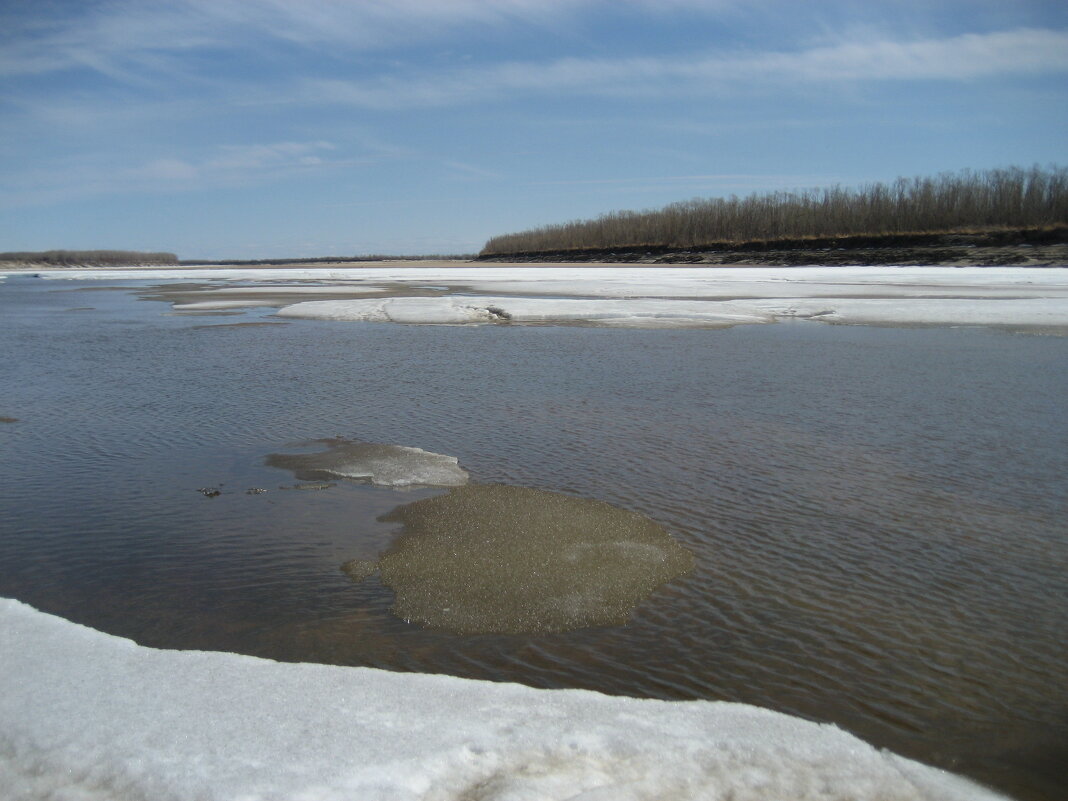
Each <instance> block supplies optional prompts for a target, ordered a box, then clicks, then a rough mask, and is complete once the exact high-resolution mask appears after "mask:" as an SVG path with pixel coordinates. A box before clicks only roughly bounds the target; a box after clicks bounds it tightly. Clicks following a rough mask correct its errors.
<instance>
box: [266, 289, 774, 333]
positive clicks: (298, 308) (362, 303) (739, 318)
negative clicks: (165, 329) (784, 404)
mask: <svg viewBox="0 0 1068 801" xmlns="http://www.w3.org/2000/svg"><path fill="white" fill-rule="evenodd" d="M278 316H279V317H299V318H305V319H318V320H352V321H365V322H379V323H386V322H389V323H408V324H424V325H463V324H473V323H512V324H526V325H536V324H561V323H586V324H590V325H603V326H625V327H631V328H678V327H686V328H716V327H724V326H732V325H742V324H745V323H768V322H772V321H773V320H774V317H773V315H772V314H770V313H768V312H765V311H762V310H760V309H756V308H749V309H747V308H744V307H740V306H738V305H736V304H731V303H716V302H708V301H680V300H668V299H663V298H636V299H632V300H617V299H590V298H533V297H507V296H458V295H450V296H445V297H435V298H387V299H380V298H373V299H362V300H313V301H306V302H304V303H295V304H293V305H291V306H286V307H284V308H282V309H280V310H279V311H278Z"/></svg>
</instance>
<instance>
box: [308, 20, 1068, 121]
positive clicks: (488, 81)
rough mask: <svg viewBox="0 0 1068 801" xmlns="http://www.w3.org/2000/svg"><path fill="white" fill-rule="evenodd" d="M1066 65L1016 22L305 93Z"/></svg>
mask: <svg viewBox="0 0 1068 801" xmlns="http://www.w3.org/2000/svg"><path fill="white" fill-rule="evenodd" d="M1065 71H1068V31H1053V30H1038V29H1020V30H1014V31H1003V32H996V33H989V34H964V35H961V36H955V37H950V38H943V39H927V40H921V41H914V42H895V41H868V42H845V43H842V44H837V45H831V46H824V47H816V48H811V49H808V50H800V51H793V52H765V53H753V52H744V53H732V54H727V55H719V54H717V55H712V56H705V57H694V56H689V57H686V58H678V57H670V58H627V59H578V58H569V59H561V60H557V61H554V62H551V63H548V64H542V63H533V62H531V63H517V62H512V63H503V64H498V65H496V66H489V67H480V68H478V69H464V70H456V71H453V72H451V73H447V74H444V75H442V74H435V75H432V76H424V75H412V76H407V77H404V76H397V75H389V76H384V77H380V78H376V79H371V80H364V81H341V80H310V81H307V82H306V83H305V84H304V85H303V87H302V94H303V95H304V97H305V98H306V99H311V100H313V101H317V102H322V103H341V104H351V105H357V106H364V107H368V108H404V107H419V106H442V105H451V104H455V103H465V102H474V101H479V100H487V99H494V98H498V97H504V96H511V95H514V94H516V93H523V92H555V93H575V94H592V95H596V94H602V95H604V94H608V95H627V94H634V95H648V94H652V93H661V92H670V93H672V94H679V93H695V92H696V93H700V92H732V91H738V90H745V89H750V88H753V87H755V86H756V87H759V86H773V87H774V86H783V85H798V84H806V83H809V84H826V83H843V82H849V81H884V80H915V81H931V80H942V81H945V80H950V81H958V80H974V79H982V78H989V77H994V76H1000V75H1027V74H1038V73H1048V74H1052V73H1058V72H1065Z"/></svg>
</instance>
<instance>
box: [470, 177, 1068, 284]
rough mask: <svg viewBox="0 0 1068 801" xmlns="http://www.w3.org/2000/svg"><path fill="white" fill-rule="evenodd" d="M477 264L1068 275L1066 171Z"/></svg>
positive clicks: (675, 213) (877, 191)
mask: <svg viewBox="0 0 1068 801" xmlns="http://www.w3.org/2000/svg"><path fill="white" fill-rule="evenodd" d="M478 258H479V260H480V261H510V262H516V261H555V262H560V261H577V262H582V261H598V262H638V263H647V264H658V263H697V264H738V265H741V264H764V265H794V264H830V265H833V264H909V265H912V264H957V263H960V264H971V265H976V266H990V265H1013V264H1019V265H1028V266H1042V265H1064V264H1068V169H1066V168H1062V167H1052V166H1051V167H1049V168H1041V167H1037V166H1036V167H1032V168H1030V169H1023V168H1019V167H1010V168H1006V169H996V170H983V171H974V172H973V171H970V170H968V171H963V172H959V173H942V174H941V175H938V176H936V177H916V178H899V179H898V180H897V181H895V182H893V183H891V184H883V183H874V184H868V185H865V186H862V187H860V188H859V189H849V188H843V187H840V186H834V187H824V188H817V189H808V190H801V191H796V192H772V193H763V194H752V195H749V196H747V197H744V198H739V197H737V196H732V197H730V198H726V199H725V198H707V199H701V198H695V199H693V200H688V201H683V202H680V203H672V204H670V205H668V206H665V207H664V208H662V209H655V210H646V211H616V212H611V213H608V214H605V215H602V216H600V217H597V218H595V219H592V220H576V221H572V222H567V223H561V224H555V225H547V226H543V227H541V228H535V229H531V230H528V231H522V232H519V233H514V234H506V235H503V236H497V237H493V238H491V239H490V240H489V241H488V242H487V243H486V245H485V247H483V249H482V251H481V253H480V254H479V256H478Z"/></svg>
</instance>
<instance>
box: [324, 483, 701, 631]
mask: <svg viewBox="0 0 1068 801" xmlns="http://www.w3.org/2000/svg"><path fill="white" fill-rule="evenodd" d="M382 520H385V521H390V522H399V523H403V524H404V531H403V532H402V534H401V536H400V537H399V538H398V539H397V540H396V541H395V542H394V543H393V545H391V546H390V548H389V549H388V550H387V551H386V553H385V554H384V555H383V556H382V558H381V559H380V560H379V562H378V568H379V571H380V573H381V577H382V581H383V582H384V583H385V584H387V585H388V586H389V587H391V588H392V589H393V591H394V593H395V594H396V601H395V603H394V607H393V611H394V613H395V614H396V615H397V616H398V617H401V618H403V619H405V620H409V621H413V622H417V623H421V624H423V625H426V626H430V627H433V628H442V629H447V630H451V631H455V632H458V633H461V634H484V633H499V634H509V633H519V632H534V631H541V632H548V631H568V630H571V629H577V628H583V627H586V626H603V625H621V624H623V623H625V622H626V621H627V618H628V617H629V616H630V613H631V612H632V611H633V609H634V608H635V607H636V606H637V605H638V603H640V602H641V601H642V600H644V599H646V598H648V597H649V595H651V594H652V592H653V591H654V590H655V589H656V588H657V587H659V586H660V585H661V584H663V583H665V582H667V581H670V580H671V579H673V578H675V577H677V576H679V575H681V574H683V573H685V572H687V571H689V570H690V569H691V568H692V566H693V554H691V553H690V552H689V551H688V550H686V549H685V548H683V547H682V546H681V545H679V544H678V543H677V542H675V540H673V539H672V538H671V536H670V535H669V534H668V532H667V531H666V530H665V529H664V528H663V527H662V526H661V525H659V524H658V523H656V522H654V521H652V520H650V519H649V518H647V517H644V516H642V515H640V514H637V513H635V512H630V511H626V510H624V509H619V508H617V507H615V506H612V505H611V504H608V503H604V502H602V501H594V500H587V499H582V498H573V497H570V496H568V495H561V494H559V493H556V492H547V491H545V490H536V489H528V488H524V487H512V486H505V485H502V484H490V485H477V484H474V485H469V486H466V487H461V488H458V489H454V490H451V491H450V492H448V493H447V494H445V495H439V496H435V497H433V498H426V499H423V500H420V501H416V502H415V503H410V504H407V505H404V506H400V507H398V508H397V509H394V510H393V511H392V512H390V513H389V514H388V515H386V516H384V517H383V518H382ZM368 567H369V566H368V564H367V563H365V562H359V563H347V564H346V565H345V566H343V567H342V569H343V570H345V572H347V573H348V574H349V575H350V576H352V577H353V578H354V579H356V580H359V579H360V578H362V577H364V576H366V575H368V573H369V570H368Z"/></svg>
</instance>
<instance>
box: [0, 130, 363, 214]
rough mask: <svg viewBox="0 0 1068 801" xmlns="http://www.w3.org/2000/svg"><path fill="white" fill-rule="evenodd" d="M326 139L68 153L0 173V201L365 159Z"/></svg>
mask: <svg viewBox="0 0 1068 801" xmlns="http://www.w3.org/2000/svg"><path fill="white" fill-rule="evenodd" d="M336 151H337V148H336V147H335V146H334V145H333V144H331V143H330V142H322V141H316V142H277V143H272V144H251V145H224V146H221V147H218V148H215V149H214V151H213V152H211V153H210V154H208V155H206V156H204V157H201V158H178V157H172V156H165V157H161V158H157V159H150V160H148V161H143V162H139V163H127V162H117V161H115V160H114V159H102V158H99V157H97V158H92V157H90V158H82V159H79V158H77V157H69V158H67V159H64V160H63V161H62V162H60V163H56V164H53V165H51V166H48V167H38V168H36V169H33V170H27V171H23V172H15V173H13V174H10V175H8V176H5V179H4V181H3V182H2V184H0V206H7V207H11V206H18V205H24V204H35V203H48V202H54V201H57V200H72V199H77V198H83V197H91V196H93V195H102V194H116V193H119V194H137V193H154V192H171V191H175V190H190V189H204V188H212V187H219V186H235V185H243V184H249V183H256V182H262V181H270V180H274V179H277V178H280V177H284V176H287V175H291V174H293V173H297V172H301V171H309V170H321V169H327V168H329V169H337V168H338V167H341V166H349V165H354V164H361V163H366V162H368V161H371V160H373V159H371V158H338V157H335V155H334V154H335V153H336Z"/></svg>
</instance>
